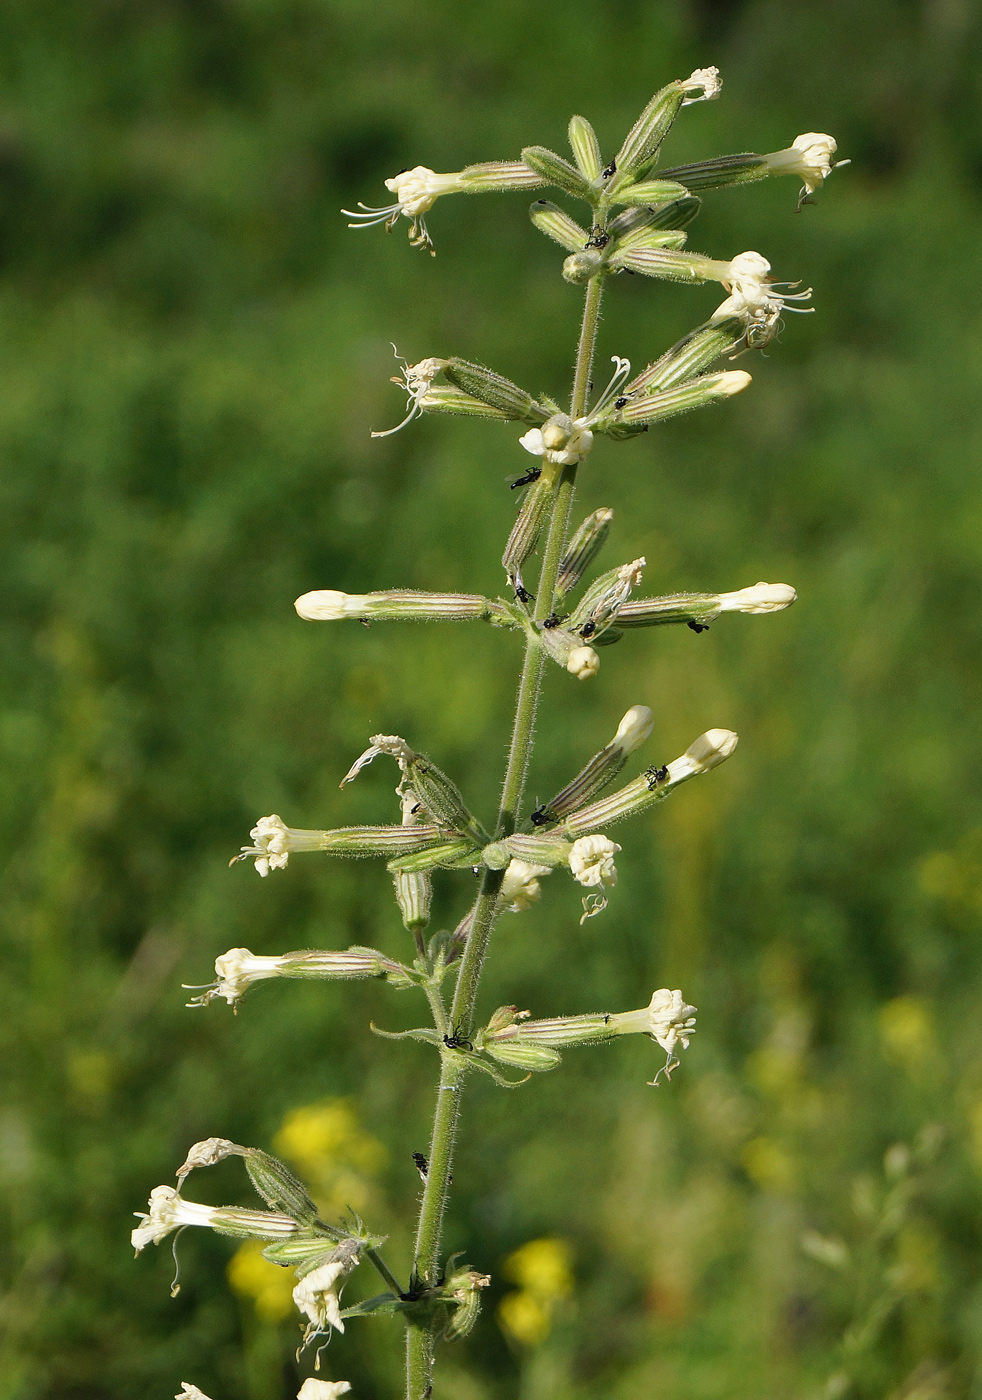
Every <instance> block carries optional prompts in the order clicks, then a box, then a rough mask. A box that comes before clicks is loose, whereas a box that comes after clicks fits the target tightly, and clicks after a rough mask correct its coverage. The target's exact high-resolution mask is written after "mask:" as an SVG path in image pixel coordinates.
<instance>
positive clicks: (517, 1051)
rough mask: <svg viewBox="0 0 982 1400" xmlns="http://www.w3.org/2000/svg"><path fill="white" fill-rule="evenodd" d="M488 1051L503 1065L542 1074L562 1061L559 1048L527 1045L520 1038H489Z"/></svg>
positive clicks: (486, 1047)
mask: <svg viewBox="0 0 982 1400" xmlns="http://www.w3.org/2000/svg"><path fill="white" fill-rule="evenodd" d="M484 1048H485V1050H486V1051H487V1053H488V1054H489V1055H490V1056H491V1057H492V1058H493V1059H495V1060H498V1061H499V1062H500V1063H501V1064H503V1065H514V1067H515V1068H516V1069H527V1070H529V1071H530V1072H532V1073H537V1074H542V1073H545V1072H546V1071H547V1070H550V1069H555V1068H556V1066H557V1065H558V1064H560V1063H561V1061H562V1056H561V1055H560V1054H559V1052H558V1051H557V1050H552V1049H550V1047H549V1046H548V1045H525V1044H524V1043H523V1042H521V1041H518V1040H497V1039H496V1040H490V1039H489V1040H488V1041H487V1043H486V1045H485V1047H484Z"/></svg>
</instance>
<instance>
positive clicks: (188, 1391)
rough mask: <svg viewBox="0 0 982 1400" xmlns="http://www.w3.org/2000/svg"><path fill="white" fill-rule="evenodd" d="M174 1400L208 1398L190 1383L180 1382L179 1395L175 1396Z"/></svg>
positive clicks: (205, 1399) (201, 1399)
mask: <svg viewBox="0 0 982 1400" xmlns="http://www.w3.org/2000/svg"><path fill="white" fill-rule="evenodd" d="M174 1400H208V1396H207V1395H206V1394H205V1393H204V1391H203V1390H199V1389H198V1387H197V1386H196V1385H192V1384H191V1382H190V1381H181V1393H180V1395H175V1396H174Z"/></svg>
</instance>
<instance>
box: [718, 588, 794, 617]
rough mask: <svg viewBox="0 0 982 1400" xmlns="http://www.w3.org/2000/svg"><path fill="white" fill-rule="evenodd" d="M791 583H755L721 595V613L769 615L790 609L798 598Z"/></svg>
mask: <svg viewBox="0 0 982 1400" xmlns="http://www.w3.org/2000/svg"><path fill="white" fill-rule="evenodd" d="M797 596H798V595H797V593H796V592H795V591H794V589H793V588H792V587H791V585H790V584H789V583H755V584H753V585H752V586H751V587H750V588H738V589H737V590H736V592H734V593H721V594H720V595H719V610H720V612H742V613H769V612H780V611H781V609H782V608H789V607H790V606H791V604H792V603H793V602H794V600H795V599H796V598H797Z"/></svg>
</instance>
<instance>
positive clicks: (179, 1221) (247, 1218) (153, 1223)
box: [130, 1186, 300, 1254]
mask: <svg viewBox="0 0 982 1400" xmlns="http://www.w3.org/2000/svg"><path fill="white" fill-rule="evenodd" d="M149 1204H150V1211H149V1214H148V1213H147V1212H146V1211H140V1210H137V1211H134V1212H133V1214H134V1215H135V1216H136V1218H137V1219H138V1220H142V1221H143V1224H142V1225H138V1226H137V1227H136V1228H135V1229H134V1230H133V1231H132V1232H131V1233H130V1240H131V1242H132V1244H133V1248H134V1249H135V1250H136V1252H137V1254H139V1253H140V1251H141V1250H142V1249H145V1248H146V1247H147V1245H148V1244H159V1243H160V1241H161V1240H162V1239H165V1238H166V1236H167V1235H169V1234H170V1233H171V1232H172V1231H173V1230H179V1229H180V1228H181V1227H182V1226H183V1225H203V1226H205V1227H207V1228H208V1229H212V1230H219V1231H221V1232H222V1233H223V1234H229V1235H241V1236H245V1237H247V1238H248V1237H250V1236H251V1237H254V1238H256V1239H263V1240H282V1239H288V1238H289V1236H290V1235H295V1234H296V1233H297V1231H298V1230H299V1228H300V1227H299V1225H298V1224H297V1222H296V1221H295V1220H294V1219H293V1218H292V1217H291V1216H289V1215H281V1214H279V1213H278V1212H277V1211H269V1210H240V1209H239V1208H238V1207H237V1206H204V1205H201V1204H200V1203H199V1202H197V1201H186V1200H185V1199H184V1198H183V1196H181V1195H180V1194H179V1192H177V1191H175V1190H174V1188H173V1186H155V1187H154V1189H153V1190H152V1191H151V1192H150V1202H149Z"/></svg>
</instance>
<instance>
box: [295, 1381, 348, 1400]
mask: <svg viewBox="0 0 982 1400" xmlns="http://www.w3.org/2000/svg"><path fill="white" fill-rule="evenodd" d="M350 1389H351V1386H350V1384H349V1383H348V1381H322V1380H318V1378H317V1377H316V1376H308V1377H307V1379H306V1380H305V1381H304V1383H303V1385H302V1386H301V1387H300V1389H299V1390H298V1391H297V1400H339V1397H340V1396H342V1395H347V1393H348V1391H349V1390H350Z"/></svg>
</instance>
